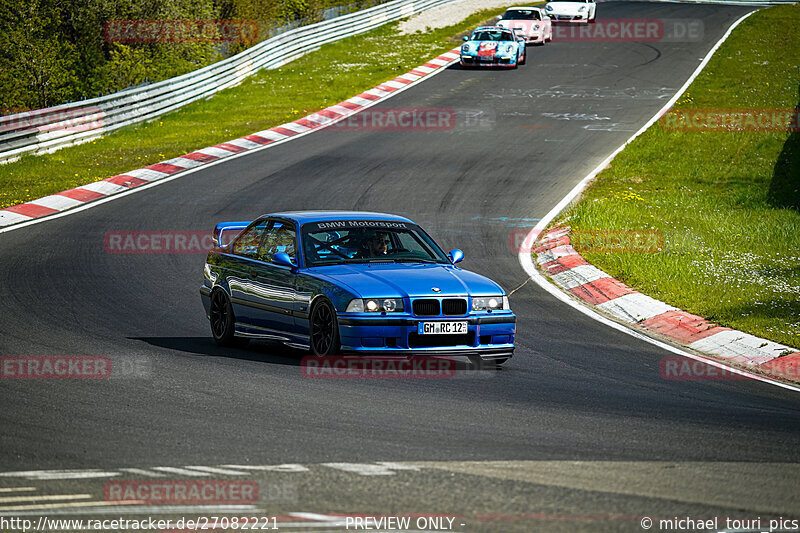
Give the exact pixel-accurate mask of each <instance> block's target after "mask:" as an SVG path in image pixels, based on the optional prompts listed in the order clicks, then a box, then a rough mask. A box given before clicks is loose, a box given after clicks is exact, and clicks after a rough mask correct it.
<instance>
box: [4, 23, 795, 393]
mask: <svg viewBox="0 0 800 533" xmlns="http://www.w3.org/2000/svg"><path fill="white" fill-rule="evenodd" d="M753 13H755V11H751V12H749V13H747V14H745V15H743V16H742V17H740V18H739V19H738V20H737V21H736V22H734V23H733V24H732V25H731V27H730V28H728V31H726V32H725V35H723V36H722V37H721V38H720V40H719V41H717V43H716V44H715V45H714V47H713V48H711V50H710V51H709V52H708V54H706V56H705V57H704V58H703V60H702V61H701V62H700V65H698V67H697V69H695V71H694V72H693V73H692V75H691V76H689V79H688V80H686V83H684V84H683V86H681V88H680V89H678V91H677V92H676V93H675V94H674V95H673V97H672V98H670V99H669V101H668V102H667V103H666V104H665V105H664V107H662V108H661V110H660V111H659V112H658V113H656V114H655V115H653V117H652V118H651V119H650V120H648V121H647V123H646V124H645V125H644V126H642V127H641V128H640V129H639V131H637V132H636V133H634V134H633V135H632V136H631V137H630V138H629V139H628V140H627V141H625V143H624V144H623V145H622V146H620V147H619V148H617V149H616V150H614V151H613V152H612V153H611V155H609V156H608V157H606V158H605V159H604V160H603V161H602V162H601V163H600V164H599V165H597V166H596V167H595V169H594V170H592V171H591V172H590V173H589V175H588V176H586V177H585V178H583V179H582V180H581V181H580V182H579V183H578V184H577V185H575V187H574V188H573V189H572V190H571V191H570V192H569V193H568V194H567V195H566V196H565V197H564V198H562V199H561V201H560V202H558V204H556V206H555V207H554V208H553V209H551V210H550V212H549V213H547V214H546V215H545V216H544V217H542V219H541V220H540V221H539V222H538V223H537V224H536V226H534V228H533V229H532V230H531V231H530V232H529V233H528V235H527V236H526V237H525V240H524V241H523V242H531V243H532V242H535V238H536V236H538V235H540V234H541V233H542V232H543V231H544V229H545V228H546V227H547V225H548V224H550V222H551V221H552V220H553V219H554V218H556V217H557V216H558V214H559V213H561V211H563V210H564V209H565V208H566V207H567V206H568V205H569V204H570V203H571V202H572V201H573V200H575V198H577V196H578V195H579V194H580V193H581V192H583V190H584V189H585V188H586V186H587V185H588V184H589V182H590V181H591V180H592V179H594V177H595V176H597V175H598V174H599V173H600V171H602V170H603V169H604V168H605V167H606V166H608V164H609V163H610V162H611V160H612V159H614V157H616V155H617V154H618V153H620V152H621V151H622V150H623V149H624V148H625V147H626V146H627V145H628V144H630V143H631V142H632V141H633V140H634V139H635V138H636V137H638V136H639V135H641V134H642V133H644V132H645V131H646V130H647V129H648V128H649V127H650V126H652V125H653V124H655V122H656V121H657V120H658V119H659V118H660V117H661V115H663V114H664V113H666V112H667V111H668V110H669V108H670V107H672V105H673V104H674V103H675V102H676V101H677V100H678V98H680V96H681V95H682V94H683V93H684V92H685V91H686V89H687V88H688V87H689V85H691V84H692V82H693V81H694V79H695V78H697V76H698V75H699V74H700V72H702V71H703V69H704V68H705V66H706V65H707V64H708V62H709V61H710V60H711V56H713V55H714V52H716V51H717V49H718V48H719V47H720V46H722V43H724V42H725V40H726V39H727V38H728V36H730V34H731V33H732V32H733V30H734V29H735V28H736V27H737V26H738V25H739V24H741V23H742V21H744V20H745V19H746V18H747V17H749V16H750V15H752V14H753ZM12 227H13V226H12ZM525 249H527V247H525V248H524V249H523V250H522V251H520V252H519V254H518V256H517V257H518V259H519V262H520V265H522V268H523V270H525V273H526V274H528V275H529V276H530V278H531V279H532V280H533V281H534V282H536V284H537V285H539V286H540V287H541V288H543V289H544V290H546V291H547V292H549V293H550V294H551V295H553V296H554V297H555V298H557V299H558V300H560V301H562V302H564V303H565V304H567V305H569V306H571V307H573V308H574V309H576V310H578V311H580V312H581V313H583V314H585V315H586V316H588V317H590V318H593V319H594V320H597V321H598V322H600V323H602V324H605V325H606V326H608V327H610V328H613V329H616V330H617V331H621V332H623V333H626V334H628V335H630V336H632V337H636V338H637V339H640V340H643V341H645V342H649V343H650V344H653V345H655V346H658V347H659V348H662V349H664V350H666V351H668V352H672V353H674V354H678V355H681V356H683V357H688V358H689V359H694V360H696V361H702V362H704V363H706V364H709V365H711V366H715V367H717V368H722V369H724V370H726V371H728V372H732V373H734V374H739V375H741V376H745V377H748V378H751V379H754V380H756V381H763V382H764V383H769V384H771V385H775V386H778V387H781V388H784V389H789V390H792V391H796V392H800V388H799V387H796V386H793V385H788V384H786V383H781V382H779V381H773V380H771V379H768V378H765V377H762V376H758V375H755V374H751V373H749V372H743V371H741V370H739V369H738V368H736V367H732V366H729V365H726V364H724V363H720V362H718V361H716V360H714V359H711V358H708V357H701V356H699V355H695V354H692V353H689V352H687V351H684V350H681V349H680V348H677V347H675V346H672V345H671V344H667V343H665V342H662V341H659V340H657V339H654V338H652V337H649V336H647V335H644V334H642V333H640V332H638V331H636V330H633V329H630V328H628V327H627V326H624V325H622V324H619V323H618V322H614V321H613V320H611V319H609V318H606V317H605V316H603V315H601V314H600V313H597V312H595V311H594V310H593V309H591V308H589V307H587V306H586V305H584V304H583V303H581V302H578V301H577V300H574V299H572V298H571V297H569V296H567V294H566V293H564V292H562V291H561V290H560V289H559V288H557V287H556V286H555V285H553V284H552V283H550V282H549V281H548V280H547V278H545V277H544V276H543V275H542V274H540V273H539V271H538V270H537V269H536V267H535V266H534V265H533V256H532V254H531V252H530V250H529V251H525Z"/></svg>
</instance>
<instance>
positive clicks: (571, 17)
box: [549, 13, 589, 23]
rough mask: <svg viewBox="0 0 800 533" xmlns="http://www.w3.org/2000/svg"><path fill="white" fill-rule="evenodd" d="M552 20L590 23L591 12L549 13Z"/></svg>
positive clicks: (554, 21)
mask: <svg viewBox="0 0 800 533" xmlns="http://www.w3.org/2000/svg"><path fill="white" fill-rule="evenodd" d="M549 15H550V20H552V21H553V23H556V22H570V23H588V22H589V14H588V13H586V14H581V15H554V14H552V13H549Z"/></svg>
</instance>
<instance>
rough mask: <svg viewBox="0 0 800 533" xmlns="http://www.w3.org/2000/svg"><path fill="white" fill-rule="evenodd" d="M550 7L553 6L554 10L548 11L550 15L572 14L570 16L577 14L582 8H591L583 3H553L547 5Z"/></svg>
mask: <svg viewBox="0 0 800 533" xmlns="http://www.w3.org/2000/svg"><path fill="white" fill-rule="evenodd" d="M547 5H548V6H553V9H552V10H548V11H547V12H548V13H570V14H573V13H574V14H577V13H578V9H580V8H581V7H585V8H587V9H588V8H589V4H584V3H583V2H551V3H549V4H547Z"/></svg>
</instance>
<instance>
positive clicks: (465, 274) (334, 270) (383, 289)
mask: <svg viewBox="0 0 800 533" xmlns="http://www.w3.org/2000/svg"><path fill="white" fill-rule="evenodd" d="M312 275H315V276H317V277H320V278H324V279H326V281H329V282H331V283H338V284H344V285H346V286H347V287H348V288H350V289H351V290H353V291H355V292H356V293H357V296H359V297H361V298H401V297H418V296H465V295H483V296H489V295H498V294H505V291H503V289H502V288H501V287H500V285H498V284H497V283H495V282H494V281H492V280H490V279H489V278H486V277H484V276H481V275H480V274H476V273H474V272H470V271H469V270H462V269H460V268H456V267H454V266H452V265H441V264H428V263H423V264H419V263H365V264H359V265H331V266H325V267H317V268H315V269H314V272H313V274H312ZM434 288H438V289H439V290H440V292H436V291H434V290H433V289H434Z"/></svg>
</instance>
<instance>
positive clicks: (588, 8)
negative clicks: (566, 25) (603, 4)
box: [544, 0, 597, 24]
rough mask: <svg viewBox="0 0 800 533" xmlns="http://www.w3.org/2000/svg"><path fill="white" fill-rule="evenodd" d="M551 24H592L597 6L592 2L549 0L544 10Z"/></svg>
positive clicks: (586, 0)
mask: <svg viewBox="0 0 800 533" xmlns="http://www.w3.org/2000/svg"><path fill="white" fill-rule="evenodd" d="M544 11H545V13H547V14H548V15H549V16H550V18H551V19H553V22H582V23H584V24H586V23H589V22H594V18H595V14H596V12H597V4H596V3H595V2H594V0H549V1H548V2H547V6H546V7H545V8H544Z"/></svg>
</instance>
